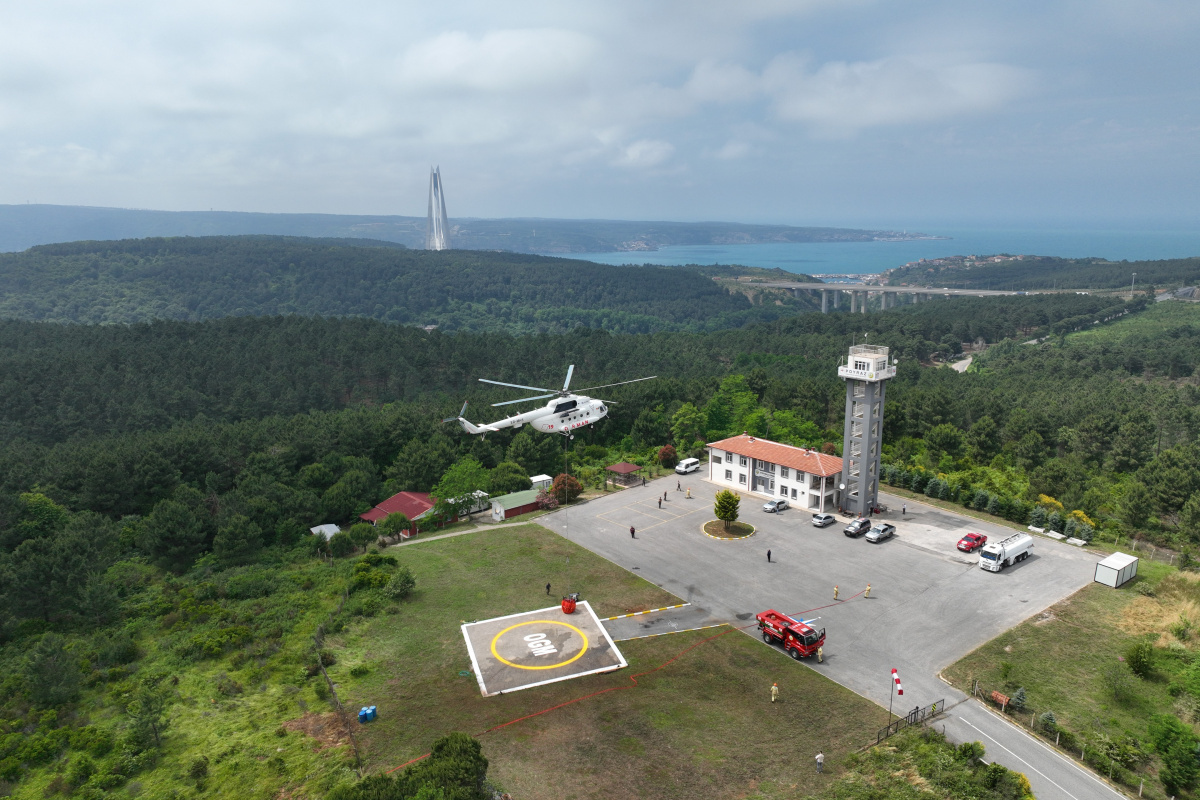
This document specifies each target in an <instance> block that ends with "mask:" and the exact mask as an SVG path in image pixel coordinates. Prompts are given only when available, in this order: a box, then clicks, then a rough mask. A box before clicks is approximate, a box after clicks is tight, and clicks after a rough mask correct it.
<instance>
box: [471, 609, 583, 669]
mask: <svg viewBox="0 0 1200 800" xmlns="http://www.w3.org/2000/svg"><path fill="white" fill-rule="evenodd" d="M522 625H562V626H563V627H566V628H570V629H571V630H573V631H575V632H576V633H578V634H579V635H580V637H581V638H582V639H583V647H582V648H580V650H579V652H578V653H576V654H575V655H574V656H572V657H571V658H568V659H567V660H566V661H563V662H561V663H558V664H547V665H546V666H544V667H527V666H524V665H523V664H514V663H513V662H511V661H509V660H508V659H507V658H505V657H504V656H502V655H500V654H499V653H498V652H496V642H498V641H499V640H500V637H501V636H503V635H504V634H506V633H508V632H509V631H511V630H512V629H513V628H520V627H521V626H522ZM587 649H588V637H587V634H586V633H584V632H583V631H581V630H579V628H576V627H575V626H574V625H572V624H571V623H569V622H560V621H558V620H553V619H534V620H530V621H529V622H518V623H517V624H516V625H509V626H508V627H507V628H505V629H504V630H502V631H500V632H499V633H497V634H496V635H495V636H493V637H492V655H494V656H495V657H496V660H497V661H499V662H500V663H502V664H507V665H508V666H510V667H516V668H517V669H557V668H558V667H565V666H566V665H567V664H570V663H571V662H572V661H577V660H579V658H580V657H581V656H582V655H583V654H584V653H586V652H587Z"/></svg>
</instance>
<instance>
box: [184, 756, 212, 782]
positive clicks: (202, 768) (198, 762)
mask: <svg viewBox="0 0 1200 800" xmlns="http://www.w3.org/2000/svg"><path fill="white" fill-rule="evenodd" d="M188 777H189V778H191V779H192V780H194V781H202V780H204V779H205V778H207V777H208V756H198V757H196V758H193V759H192V763H191V764H189V765H188Z"/></svg>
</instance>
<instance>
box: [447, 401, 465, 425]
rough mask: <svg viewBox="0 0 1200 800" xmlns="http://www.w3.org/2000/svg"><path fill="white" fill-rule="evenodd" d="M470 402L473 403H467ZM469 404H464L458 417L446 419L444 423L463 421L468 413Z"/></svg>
mask: <svg viewBox="0 0 1200 800" xmlns="http://www.w3.org/2000/svg"><path fill="white" fill-rule="evenodd" d="M469 402H471V401H470V400H468V401H467V403H469ZM467 403H463V407H462V410H461V411H459V412H458V416H457V417H446V418H445V419H443V420H442V422H458V421H459V420H461V419H462V418H463V415H464V414H466V413H467Z"/></svg>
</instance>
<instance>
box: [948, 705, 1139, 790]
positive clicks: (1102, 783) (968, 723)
mask: <svg viewBox="0 0 1200 800" xmlns="http://www.w3.org/2000/svg"><path fill="white" fill-rule="evenodd" d="M959 719H960V720H962V722H963V723H964V724H966V725H968V726H970V727H972V728H975V726H974V725H971V723H970V722H967V720H966V719H965V718H963V717H959ZM975 730H976V731H979V733H980V735H982V736H984V737H986V738H987V739H989V740H991V741H992V742H995V744H996V746H997V747H999V748H1000V749H1001V750H1003V751H1004V752H1006V753H1008V754H1009V755H1010V756H1012V757H1013V758H1015V759H1016V760H1017V761H1020V762H1021V763H1022V764H1024V765H1025V766H1027V767H1029V768H1030V769H1031V770H1033V771H1034V772H1036V773H1037V774H1038V775H1041V776H1042V777H1043V778H1045V779H1046V780H1047V781H1048V782H1049V783H1051V784H1052V785H1054V786H1055V787H1056V788H1057V789H1058V790H1059V791H1060V792H1062V793H1063V794H1065V795H1066V796H1067V797H1070V798H1071V800H1079V798H1078V797H1076V796H1075V795H1073V794H1071V793H1070V792H1068V791H1067V790H1066V789H1064V788H1063V787H1061V786H1059V785H1058V784H1057V783H1055V782H1054V781H1052V780H1050V778H1049V777H1048V776H1047V775H1046V773H1044V772H1042V771H1041V770H1040V769H1038V768H1037V767H1035V766H1034V765H1033V764H1030V763H1029V762H1028V761H1026V760H1025V759H1023V758H1021V757H1020V756H1019V755H1017V754H1016V753H1014V752H1013V751H1012V750H1009V749H1008V748H1007V747H1005V746H1004V745H1002V744H1000V743H999V742H997V741H996V740H995V739H992V737H990V736H988V735H987V734H986V733H984V732H983V731H981V730H979V728H975ZM1018 731H1019V732H1020V733H1025V732H1024V731H1020V730H1019V729H1018ZM1026 735H1028V734H1026ZM1034 741H1035V742H1036V743H1037V744H1041V742H1037V740H1034ZM1042 747H1044V748H1046V749H1047V750H1050V748H1048V747H1046V746H1045V745H1042ZM1050 752H1051V753H1053V754H1054V755H1056V756H1058V757H1059V758H1060V759H1062V760H1063V761H1065V762H1066V763H1068V764H1070V765H1071V766H1073V767H1075V769H1077V770H1079V771H1080V772H1082V773H1084V774H1085V775H1087V776H1088V777H1089V778H1091V779H1092V780H1094V781H1096V783H1099V784H1100V785H1101V786H1103V787H1104V788H1105V789H1108V790H1109V791H1110V792H1112V793H1113V794H1114V795H1116V796H1117V797H1122V798H1123V797H1124V795H1122V794H1119V793H1118V792H1117V791H1116V790H1114V789H1113V788H1112V787H1111V786H1109V785H1108V784H1106V783H1104V782H1103V781H1101V780H1100V779H1099V778H1097V777H1096V776H1095V775H1089V774H1088V773H1087V772H1086V771H1085V770H1082V769H1079V765H1078V764H1076V763H1075V762H1074V761H1071V760H1069V759H1066V758H1063V757H1062V754H1060V753H1057V752H1055V751H1053V750H1050Z"/></svg>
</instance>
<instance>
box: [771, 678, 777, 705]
mask: <svg viewBox="0 0 1200 800" xmlns="http://www.w3.org/2000/svg"><path fill="white" fill-rule="evenodd" d="M778 699H779V684H778V683H772V684H771V702H772V703H774V702H775V701H776V700H778Z"/></svg>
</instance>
